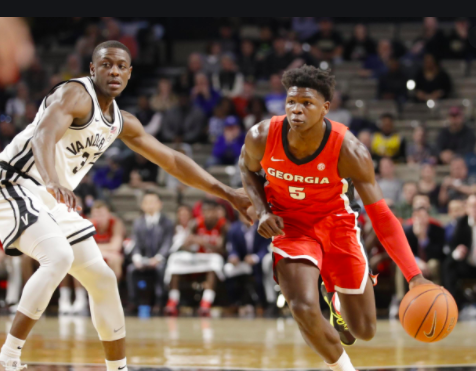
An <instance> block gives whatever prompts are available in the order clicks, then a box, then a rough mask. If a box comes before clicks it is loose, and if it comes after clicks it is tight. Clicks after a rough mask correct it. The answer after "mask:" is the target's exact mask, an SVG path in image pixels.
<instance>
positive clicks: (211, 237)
mask: <svg viewBox="0 0 476 371" xmlns="http://www.w3.org/2000/svg"><path fill="white" fill-rule="evenodd" d="M225 224H226V219H225V218H220V219H218V221H217V223H216V224H215V225H214V226H213V228H212V229H208V228H207V225H206V224H205V219H204V218H203V216H199V217H198V218H197V234H198V235H199V236H204V237H205V238H206V239H207V241H208V243H209V244H211V245H216V244H217V240H218V237H220V236H221V230H222V228H223V226H224V225H225ZM197 252H207V251H206V249H205V247H203V246H200V248H199V250H198V251H197Z"/></svg>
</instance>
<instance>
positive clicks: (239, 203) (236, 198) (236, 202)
mask: <svg viewBox="0 0 476 371" xmlns="http://www.w3.org/2000/svg"><path fill="white" fill-rule="evenodd" d="M228 201H229V202H230V203H231V204H232V205H233V207H234V208H235V209H236V210H237V211H238V212H239V213H240V214H241V216H242V217H243V218H244V219H245V220H246V221H247V222H248V224H249V225H252V224H253V219H251V217H250V216H249V215H248V208H249V207H250V206H251V201H250V199H249V198H248V195H247V194H246V192H245V190H244V188H239V189H234V190H233V193H232V195H231V197H230V198H229V199H228Z"/></svg>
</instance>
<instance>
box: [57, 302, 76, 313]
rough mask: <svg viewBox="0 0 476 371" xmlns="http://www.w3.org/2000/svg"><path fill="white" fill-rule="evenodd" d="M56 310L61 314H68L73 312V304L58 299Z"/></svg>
mask: <svg viewBox="0 0 476 371" xmlns="http://www.w3.org/2000/svg"><path fill="white" fill-rule="evenodd" d="M58 312H59V314H61V315H68V314H71V313H73V306H72V305H71V304H70V303H68V302H65V301H61V300H60V301H59V302H58Z"/></svg>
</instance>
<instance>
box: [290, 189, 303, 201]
mask: <svg viewBox="0 0 476 371" xmlns="http://www.w3.org/2000/svg"><path fill="white" fill-rule="evenodd" d="M303 191H304V187H302V188H301V187H289V195H290V196H291V198H294V199H295V200H304V199H305V198H306V194H305V193H304V192H303Z"/></svg>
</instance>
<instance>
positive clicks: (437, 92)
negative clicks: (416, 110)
mask: <svg viewBox="0 0 476 371" xmlns="http://www.w3.org/2000/svg"><path fill="white" fill-rule="evenodd" d="M415 84H416V85H415V92H416V99H417V101H418V102H426V101H427V100H429V99H433V100H437V99H445V98H448V96H449V94H450V93H451V89H452V83H451V79H450V76H449V75H448V73H447V72H446V71H445V70H444V69H443V68H442V67H441V66H440V64H439V62H438V61H437V60H436V58H435V56H434V55H433V54H425V56H424V57H423V67H422V68H421V69H420V71H418V73H417V74H416V76H415Z"/></svg>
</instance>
